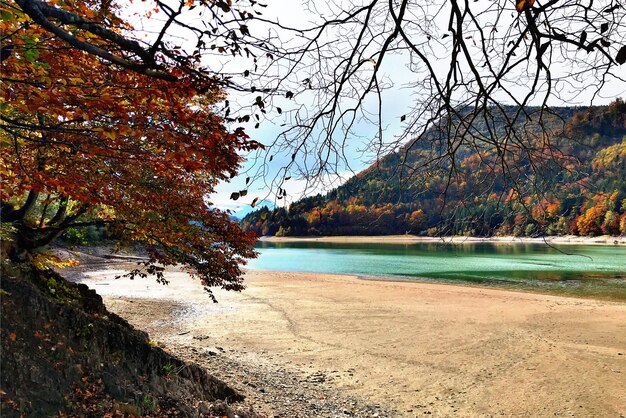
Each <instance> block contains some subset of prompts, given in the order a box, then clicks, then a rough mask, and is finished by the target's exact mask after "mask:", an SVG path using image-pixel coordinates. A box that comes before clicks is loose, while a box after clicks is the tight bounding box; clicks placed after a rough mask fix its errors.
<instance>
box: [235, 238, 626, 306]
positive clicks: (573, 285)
mask: <svg viewBox="0 0 626 418" xmlns="http://www.w3.org/2000/svg"><path fill="white" fill-rule="evenodd" d="M257 249H258V251H259V253H260V255H259V257H258V258H257V259H255V260H252V261H250V263H249V264H248V267H249V268H251V269H258V270H275V271H293V272H315V273H333V274H352V275H359V276H363V277H365V278H386V279H397V280H421V281H438V282H448V283H459V284H481V285H489V286H499V287H508V288H518V289H524V290H539V291H542V292H544V291H545V292H550V293H560V294H568V295H579V296H594V297H602V298H611V299H620V300H622V299H623V300H626V247H624V246H621V247H620V246H602V245H562V246H555V247H554V248H551V247H549V246H547V245H543V244H524V243H515V244H490V243H471V244H443V243H410V244H399V243H393V244H380V243H376V244H370V243H367V244H364V243H350V244H348V243H345V244H344V243H341V244H338V243H325V242H280V243H277V242H267V241H260V242H259V243H257Z"/></svg>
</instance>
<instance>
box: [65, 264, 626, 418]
mask: <svg viewBox="0 0 626 418" xmlns="http://www.w3.org/2000/svg"><path fill="white" fill-rule="evenodd" d="M120 267H123V266H122V265H120V264H119V261H118V262H111V261H109V262H107V263H106V264H102V265H99V266H97V268H95V269H94V268H88V267H84V268H83V271H82V273H81V274H80V275H79V276H77V277H76V278H77V279H78V280H80V281H83V282H85V283H87V284H89V285H90V286H92V287H93V288H94V289H96V290H97V291H98V292H99V293H101V294H102V295H103V296H104V298H105V302H106V303H107V305H108V306H109V307H110V309H111V310H113V311H115V312H117V313H119V314H120V315H122V316H123V317H125V318H126V319H128V320H129V321H130V322H131V323H132V324H134V325H135V326H138V327H140V328H142V329H144V330H146V331H148V332H149V333H150V335H151V338H152V339H154V340H156V341H160V342H162V343H164V344H165V345H166V346H167V347H168V348H169V349H170V350H172V351H174V352H175V353H180V354H181V355H183V356H184V357H187V358H189V359H191V360H199V359H200V360H201V361H200V362H201V363H202V362H203V361H204V360H202V359H203V358H204V359H207V358H208V357H207V355H206V353H209V356H214V357H211V358H212V359H215V358H218V357H220V356H221V357H223V358H224V360H228V361H231V362H236V363H237V364H239V366H238V367H240V372H238V373H235V374H232V376H229V374H230V373H229V369H228V367H234V366H228V367H227V368H226V369H224V367H225V366H224V364H227V363H223V364H222V363H220V364H222V371H221V373H222V374H223V375H222V376H218V377H221V378H224V379H225V380H227V381H228V380H229V379H230V381H231V382H232V383H233V384H235V385H238V387H241V388H243V389H245V391H247V392H246V393H247V394H248V395H249V396H250V398H249V399H252V400H253V401H255V402H256V403H257V405H256V407H257V410H259V411H261V412H262V413H265V414H266V415H267V416H272V414H275V413H281V412H282V413H283V416H285V415H284V413H285V411H287V410H286V409H284V408H283V409H281V408H279V407H278V406H276V405H279V404H280V405H292V407H293V405H296V404H298V402H300V401H299V399H305V398H306V397H307V396H309V397H311V396H317V395H316V394H317V393H318V392H319V391H321V390H322V388H321V387H317V386H314V387H313V389H311V388H310V387H309V386H308V385H310V384H311V385H323V390H324V391H326V392H324V393H326V395H324V396H320V397H319V399H322V400H323V399H324V398H325V397H329V396H330V395H328V393H329V392H330V393H336V394H337V396H342V397H348V398H350V399H353V400H354V399H356V400H358V402H359V404H372V405H380V407H381V409H371V410H368V409H364V408H360V409H359V407H358V405H357V406H355V407H354V408H353V409H354V410H349V409H346V414H347V415H350V414H353V415H355V416H375V415H374V413H373V412H371V411H374V410H376V411H377V412H376V414H378V416H381V417H382V416H424V415H431V416H442V417H446V416H518V417H528V416H577V417H592V416H593V417H620V416H624V415H626V390H625V389H624V388H626V304H624V303H620V302H608V301H599V300H589V299H575V298H565V297H558V296H547V295H539V294H531V293H522V292H513V291H506V290H496V289H488V288H476V287H465V286H452V285H445V284H433V283H406V282H385V281H371V280H361V279H359V278H357V277H353V276H339V275H322V274H309V273H286V272H264V271H249V272H247V274H246V277H245V279H246V283H247V286H248V288H247V289H246V290H245V291H244V292H242V293H232V292H224V291H217V292H216V296H217V298H218V299H219V301H220V303H219V304H213V303H211V301H210V300H209V298H208V297H207V296H206V295H204V294H203V293H202V288H201V286H200V285H199V284H198V283H196V282H194V281H192V280H191V279H189V278H188V276H187V275H186V274H184V273H182V272H178V271H175V270H171V271H169V272H168V277H169V278H170V279H171V284H170V285H169V286H167V287H163V286H161V285H159V284H156V283H155V282H154V281H152V280H145V281H140V280H135V281H134V282H131V281H129V280H126V279H119V280H115V279H114V278H113V277H114V275H115V274H116V272H115V270H117V269H119V268H120ZM203 353H204V354H203ZM211 353H212V354H211ZM211 362H213V363H211ZM205 364H206V365H207V367H212V366H215V360H210V359H209V360H207V362H206V363H205ZM218 369H219V367H218ZM241 370H247V372H241ZM262 370H265V372H264V373H266V375H267V376H269V375H270V374H271V373H273V372H275V371H281V373H282V372H283V371H284V372H285V373H289V374H290V376H292V378H290V379H293V380H290V383H289V384H287V383H280V380H281V379H282V378H281V377H280V376H278V377H276V376H277V375H272V376H273V377H271V378H267V382H266V383H265V384H266V385H268V386H271V387H269V388H268V387H266V388H264V389H263V391H262V393H259V392H258V391H259V389H258V385H259V384H263V383H262V382H261V383H258V382H257V384H254V385H252V384H250V385H251V386H248V385H247V384H244V383H242V382H248V380H249V379H246V377H245V375H246V373H248V374H251V373H252V374H254V373H256V375H257V379H258V376H261V378H260V379H261V380H263V379H264V378H263V377H262V376H263V375H262V373H261V371H262ZM242 373H243V374H242ZM259 373H261V374H259ZM267 373H270V374H267ZM281 376H282V375H281ZM293 376H296V377H293ZM320 376H321V377H320ZM285 379H286V378H285ZM277 382H278V383H277ZM294 382H295V383H294ZM298 382H300V383H298ZM286 387H289V388H290V389H285V388H286ZM316 390H317V391H318V392H316ZM294 391H295V392H294ZM266 392H269V393H273V394H274V395H272V396H273V397H269V398H268V396H267V393H266ZM319 393H321V392H319ZM279 398H280V399H279ZM307 399H308V398H307ZM315 399H317V398H315ZM306 402H311V405H312V403H313V402H314V401H306ZM316 402H322V401H316ZM341 402H344V401H341ZM355 402H356V401H352V404H353V406H354V405H356V403H355ZM302 403H304V401H302ZM273 404H275V406H274V407H273V406H272V405H273ZM344 404H345V402H344ZM342 405H343V404H342ZM298 408H299V406H295V409H288V411H292V412H291V413H292V414H294V413H295V414H296V415H299V416H300V415H301V416H316V413H315V412H311V413H310V414H308V413H305V412H302V411H304V410H303V409H302V410H301V409H298ZM293 411H301V412H293ZM359 411H360V412H359ZM363 411H370V412H368V413H365V412H363ZM384 411H393V412H392V413H389V412H384ZM287 416H289V415H287ZM294 416H295V415H294Z"/></svg>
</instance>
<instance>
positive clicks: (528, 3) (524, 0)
mask: <svg viewBox="0 0 626 418" xmlns="http://www.w3.org/2000/svg"><path fill="white" fill-rule="evenodd" d="M533 4H535V0H517V3H516V4H515V9H516V10H517V11H518V13H522V12H523V11H524V10H525V9H527V8H529V7H532V6H533Z"/></svg>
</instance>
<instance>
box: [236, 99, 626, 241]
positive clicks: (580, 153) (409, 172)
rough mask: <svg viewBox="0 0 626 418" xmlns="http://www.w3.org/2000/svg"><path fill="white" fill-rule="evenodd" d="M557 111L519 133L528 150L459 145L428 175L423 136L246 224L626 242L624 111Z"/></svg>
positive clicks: (429, 140) (280, 230)
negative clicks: (324, 190) (624, 238)
mask: <svg viewBox="0 0 626 418" xmlns="http://www.w3.org/2000/svg"><path fill="white" fill-rule="evenodd" d="M515 110H516V109H515V108H511V109H509V111H511V112H514V111H515ZM556 112H557V113H556V114H555V115H553V116H552V117H550V118H548V117H546V119H545V124H544V128H545V131H541V130H538V129H537V128H536V125H533V123H532V121H527V122H525V123H524V124H522V125H520V126H519V127H518V132H520V136H521V134H522V133H525V134H527V135H526V136H525V137H524V141H525V142H524V143H525V144H526V149H524V148H521V147H515V146H514V145H510V146H508V148H506V149H505V148H502V147H501V148H499V149H498V148H495V147H494V148H491V147H488V146H484V147H463V146H460V147H459V149H458V157H459V158H458V163H457V164H456V166H452V165H449V164H445V163H442V162H441V160H440V159H435V160H434V161H435V162H437V163H436V164H433V165H431V166H430V167H427V166H424V165H423V161H427V160H428V158H429V156H430V154H429V152H430V149H431V147H436V146H437V145H438V143H437V140H438V137H437V136H436V135H434V134H431V136H428V135H425V138H424V141H423V143H422V144H420V143H419V142H418V141H416V142H415V144H416V145H415V146H414V147H413V148H412V149H409V150H408V151H404V150H401V151H399V152H394V153H391V154H389V155H387V156H385V157H383V158H382V159H380V160H379V161H377V162H376V163H375V164H374V165H372V166H371V167H369V168H368V169H366V170H364V171H362V172H361V173H359V174H357V175H356V176H354V177H352V178H350V179H349V180H347V181H346V182H345V183H344V184H343V185H342V186H340V187H338V188H336V189H335V190H332V191H331V192H329V193H328V194H327V195H325V196H322V195H318V196H312V197H307V198H304V199H301V200H300V201H297V202H294V203H292V204H291V205H290V207H289V210H285V209H283V208H277V209H274V210H269V209H267V208H262V209H261V210H259V211H258V212H253V213H251V214H249V215H248V216H247V217H246V218H244V219H243V221H242V225H243V226H244V228H246V229H248V230H251V231H255V232H257V233H258V234H262V235H275V234H278V235H362V234H369V235H385V234H405V233H409V234H417V235H433V236H436V235H477V236H492V235H515V236H539V235H566V234H575V235H583V236H595V235H603V234H604V235H613V236H617V235H621V234H626V103H624V101H623V100H620V99H617V100H615V101H614V102H613V103H611V104H610V105H608V106H602V107H591V108H587V109H574V108H560V109H557V110H556ZM534 117H536V116H534ZM478 128H479V127H478ZM478 128H477V130H478ZM492 128H493V129H494V131H497V128H498V126H496V124H494V126H493V127H492ZM485 129H486V128H485ZM479 132H480V131H479ZM443 141H444V142H445V143H447V142H448V141H450V142H454V140H453V139H451V138H449V137H448V136H447V135H445V136H444V137H443ZM433 144H434V145H433ZM420 145H421V147H420Z"/></svg>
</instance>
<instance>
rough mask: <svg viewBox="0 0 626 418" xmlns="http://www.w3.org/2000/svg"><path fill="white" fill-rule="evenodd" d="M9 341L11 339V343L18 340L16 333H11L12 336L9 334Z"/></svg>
mask: <svg viewBox="0 0 626 418" xmlns="http://www.w3.org/2000/svg"><path fill="white" fill-rule="evenodd" d="M9 339H10V340H11V341H15V340H16V339H17V335H15V333H14V332H12V333H10V334H9Z"/></svg>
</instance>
